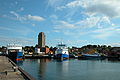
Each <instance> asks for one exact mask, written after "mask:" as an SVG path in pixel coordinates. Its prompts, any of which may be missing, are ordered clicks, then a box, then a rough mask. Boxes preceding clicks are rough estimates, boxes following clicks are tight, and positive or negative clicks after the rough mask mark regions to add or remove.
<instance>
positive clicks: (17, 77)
mask: <svg viewBox="0 0 120 80" xmlns="http://www.w3.org/2000/svg"><path fill="white" fill-rule="evenodd" d="M13 67H14V66H13V65H12V64H11V62H9V60H8V58H7V57H5V56H0V80H25V79H24V77H23V76H22V75H21V72H20V71H18V70H17V71H14V68H13Z"/></svg>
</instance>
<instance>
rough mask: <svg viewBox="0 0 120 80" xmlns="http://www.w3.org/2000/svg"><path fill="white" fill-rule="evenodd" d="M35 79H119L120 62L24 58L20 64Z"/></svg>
mask: <svg viewBox="0 0 120 80" xmlns="http://www.w3.org/2000/svg"><path fill="white" fill-rule="evenodd" d="M20 66H21V67H22V68H23V69H24V70H25V71H26V72H28V73H29V74H31V75H32V76H33V77H34V78H36V80H120V62H119V61H108V60H78V59H70V60H66V61H57V60H50V59H25V60H24V61H23V63H22V64H21V65H20Z"/></svg>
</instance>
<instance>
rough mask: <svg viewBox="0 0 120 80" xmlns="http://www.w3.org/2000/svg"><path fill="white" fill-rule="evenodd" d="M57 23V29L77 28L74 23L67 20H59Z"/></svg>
mask: <svg viewBox="0 0 120 80" xmlns="http://www.w3.org/2000/svg"><path fill="white" fill-rule="evenodd" d="M56 24H57V25H55V27H54V28H55V29H73V28H76V26H75V25H74V24H70V23H68V22H66V21H57V23H56Z"/></svg>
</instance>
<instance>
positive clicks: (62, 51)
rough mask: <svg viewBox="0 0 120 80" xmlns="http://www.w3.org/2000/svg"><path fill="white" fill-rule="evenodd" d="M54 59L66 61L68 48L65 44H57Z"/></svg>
mask: <svg viewBox="0 0 120 80" xmlns="http://www.w3.org/2000/svg"><path fill="white" fill-rule="evenodd" d="M55 58H57V59H67V58H69V52H68V48H67V46H66V45H65V44H62V43H61V44H58V45H57V49H56V51H55Z"/></svg>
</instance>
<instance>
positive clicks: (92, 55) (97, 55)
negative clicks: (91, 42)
mask: <svg viewBox="0 0 120 80" xmlns="http://www.w3.org/2000/svg"><path fill="white" fill-rule="evenodd" d="M82 57H83V58H85V59H102V58H104V56H102V55H100V54H99V53H92V54H85V53H83V54H82Z"/></svg>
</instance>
